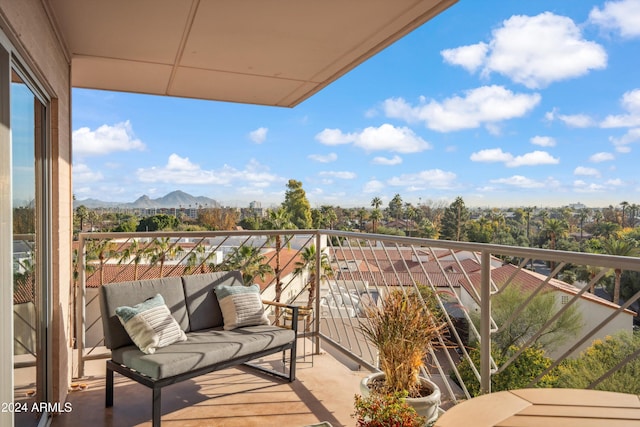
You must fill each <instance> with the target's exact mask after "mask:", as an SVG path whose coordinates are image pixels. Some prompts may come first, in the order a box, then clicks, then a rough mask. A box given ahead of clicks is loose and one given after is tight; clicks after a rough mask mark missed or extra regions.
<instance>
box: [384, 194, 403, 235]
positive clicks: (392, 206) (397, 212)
mask: <svg viewBox="0 0 640 427" xmlns="http://www.w3.org/2000/svg"><path fill="white" fill-rule="evenodd" d="M387 209H388V211H389V216H390V217H391V218H394V219H395V220H396V222H397V221H398V220H399V219H400V218H402V197H400V194H396V195H395V196H393V199H391V200H390V201H389V207H388V208H387ZM396 228H397V227H396Z"/></svg>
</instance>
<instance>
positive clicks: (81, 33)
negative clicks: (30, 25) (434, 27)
mask: <svg viewBox="0 0 640 427" xmlns="http://www.w3.org/2000/svg"><path fill="white" fill-rule="evenodd" d="M42 1H43V4H44V5H45V7H46V8H47V10H48V11H49V13H50V14H51V17H52V20H53V21H54V24H55V25H56V27H57V28H58V32H59V36H60V38H61V39H62V42H63V44H64V45H65V46H66V48H67V50H68V55H69V57H70V59H71V63H72V84H73V86H74V87H81V88H93V89H105V90H114V91H126V92H136V93H147V94H156V95H169V96H178V97H188V98H201V99H211V100H220V101H231V102H241V103H250V104H263V105H277V106H285V107H293V106H295V105H296V104H298V103H300V102H302V101H304V100H305V99H307V98H308V97H310V96H311V95H313V94H314V93H316V92H318V91H319V90H320V89H322V88H323V87H325V86H327V85H328V84H329V83H331V82H332V81H334V80H336V79H337V78H339V77H340V76H342V75H344V74H345V73H347V72H348V71H350V70H352V69H353V68H354V67H356V66H357V65H359V64H360V63H362V62H363V61H365V60H366V59H368V58H370V57H371V56H373V55H375V54H376V53H378V52H380V51H381V50H382V49H384V48H385V47H387V46H389V45H390V44H392V43H393V42H395V41H397V40H398V39H400V38H401V37H403V36H405V35H406V34H408V33H409V32H411V31H412V30H414V29H416V28H417V27H419V26H420V25H422V24H424V23H425V22H427V21H428V20H429V19H431V18H433V17H434V16H436V15H437V14H439V13H440V12H442V11H443V10H445V9H446V8H447V7H449V6H451V5H452V4H454V3H455V2H456V1H457V0H393V1H390V0H348V1H345V0H322V1H301V0H241V1H238V0H215V1H214V0H190V1H189V0H135V1H131V0H110V1H97V0H42Z"/></svg>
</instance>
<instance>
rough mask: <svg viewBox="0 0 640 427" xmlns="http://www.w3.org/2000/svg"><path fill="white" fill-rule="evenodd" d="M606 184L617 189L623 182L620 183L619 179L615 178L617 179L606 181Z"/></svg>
mask: <svg viewBox="0 0 640 427" xmlns="http://www.w3.org/2000/svg"><path fill="white" fill-rule="evenodd" d="M606 184H607V185H611V186H613V187H619V186H621V185H623V184H624V182H622V180H621V179H619V178H617V179H609V180H607V182H606Z"/></svg>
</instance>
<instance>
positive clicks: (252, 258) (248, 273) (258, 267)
mask: <svg viewBox="0 0 640 427" xmlns="http://www.w3.org/2000/svg"><path fill="white" fill-rule="evenodd" d="M223 265H224V268H223V269H224V270H240V272H242V281H243V282H244V284H245V285H250V284H251V283H252V282H253V281H254V279H255V278H256V277H260V278H261V279H264V277H265V276H266V275H267V274H271V273H273V268H271V266H270V265H269V264H268V263H267V257H265V256H264V255H262V254H261V253H260V249H259V248H256V247H254V246H240V247H237V248H235V249H234V250H233V252H231V254H229V256H227V258H226V259H225V260H224V262H223Z"/></svg>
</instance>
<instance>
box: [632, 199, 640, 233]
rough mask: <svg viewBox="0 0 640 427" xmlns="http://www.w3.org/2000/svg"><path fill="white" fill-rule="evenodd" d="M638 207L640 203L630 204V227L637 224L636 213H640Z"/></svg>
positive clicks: (639, 207)
mask: <svg viewBox="0 0 640 427" xmlns="http://www.w3.org/2000/svg"><path fill="white" fill-rule="evenodd" d="M638 209H640V205H636V204H635V203H633V204H632V205H631V206H629V227H631V228H634V227H635V226H636V215H638Z"/></svg>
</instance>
